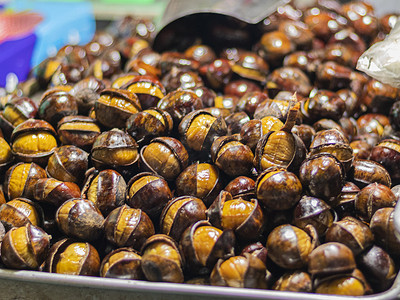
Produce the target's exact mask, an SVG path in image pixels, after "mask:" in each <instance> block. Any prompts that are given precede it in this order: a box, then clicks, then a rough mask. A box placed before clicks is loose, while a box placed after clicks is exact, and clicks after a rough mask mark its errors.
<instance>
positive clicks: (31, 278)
mask: <svg viewBox="0 0 400 300" xmlns="http://www.w3.org/2000/svg"><path fill="white" fill-rule="evenodd" d="M1 279H6V280H15V281H23V282H29V283H33V284H51V285H55V286H57V285H58V286H65V287H67V286H70V287H75V288H93V289H102V290H109V291H120V292H125V293H135V292H136V293H144V294H154V295H160V294H164V295H165V294H168V295H183V296H185V295H186V296H203V297H207V296H210V297H218V298H228V297H229V299H282V300H283V299H288V300H342V299H368V300H383V299H400V272H399V274H398V275H397V277H396V279H395V281H394V283H393V285H392V287H391V288H390V289H389V290H387V291H385V292H382V293H379V294H373V295H367V296H358V297H354V296H353V297H349V296H338V295H323V294H313V293H298V292H283V291H274V290H261V289H260V290H258V289H247V288H230V287H217V286H203V285H193V284H182V283H167V282H148V281H140V280H125V279H114V278H102V277H90V276H77V275H63V274H55V273H47V272H39V271H25V270H23V271H19V270H7V269H0V280H1Z"/></svg>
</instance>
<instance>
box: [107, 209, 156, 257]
mask: <svg viewBox="0 0 400 300" xmlns="http://www.w3.org/2000/svg"><path fill="white" fill-rule="evenodd" d="M104 233H105V237H106V239H107V241H109V242H110V243H112V244H113V245H116V246H117V247H132V248H133V249H136V250H139V249H140V248H141V247H142V246H143V244H144V242H145V241H146V239H147V238H149V237H151V236H152V235H153V234H154V233H155V231H154V226H153V222H152V221H151V220H150V218H149V217H148V216H147V214H146V213H145V212H143V211H142V210H141V209H137V208H130V207H129V206H127V205H122V206H120V207H117V208H116V209H114V210H113V211H112V212H110V213H109V215H108V216H107V218H106V219H105V222H104Z"/></svg>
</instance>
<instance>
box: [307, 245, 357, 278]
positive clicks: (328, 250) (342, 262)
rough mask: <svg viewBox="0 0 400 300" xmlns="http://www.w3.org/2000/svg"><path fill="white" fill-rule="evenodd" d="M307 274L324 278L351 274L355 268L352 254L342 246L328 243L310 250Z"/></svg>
mask: <svg viewBox="0 0 400 300" xmlns="http://www.w3.org/2000/svg"><path fill="white" fill-rule="evenodd" d="M308 259H309V262H308V272H310V274H311V275H313V276H319V277H320V276H326V275H332V274H339V273H348V272H352V271H353V270H354V269H355V268H356V261H355V259H354V255H353V252H352V251H351V249H350V248H349V247H347V246H346V245H344V244H341V243H336V242H329V243H325V244H322V245H320V246H318V247H317V248H315V249H314V250H312V252H311V253H310V255H309V257H308Z"/></svg>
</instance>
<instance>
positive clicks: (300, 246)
mask: <svg viewBox="0 0 400 300" xmlns="http://www.w3.org/2000/svg"><path fill="white" fill-rule="evenodd" d="M316 243H317V240H316V237H315V236H310V235H309V234H308V233H307V232H306V231H304V230H302V229H300V228H298V227H295V226H292V225H289V224H284V225H280V226H278V227H276V228H274V229H273V230H272V231H271V233H270V234H269V235H268V239H267V245H266V247H267V250H268V257H269V258H270V259H271V260H272V261H273V262H274V263H276V264H277V265H278V266H280V267H282V268H284V269H299V268H303V267H305V266H307V264H308V262H309V255H310V253H311V251H313V249H314V248H315V246H316Z"/></svg>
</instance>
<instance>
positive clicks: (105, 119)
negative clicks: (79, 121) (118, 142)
mask: <svg viewBox="0 0 400 300" xmlns="http://www.w3.org/2000/svg"><path fill="white" fill-rule="evenodd" d="M141 110H142V108H141V106H140V102H139V99H138V97H137V96H136V95H135V94H134V93H132V92H129V91H126V90H121V89H104V90H103V91H102V92H101V93H100V98H99V99H97V101H96V102H95V105H94V111H95V113H96V119H97V121H99V122H100V123H101V124H102V125H104V126H106V127H107V128H125V126H126V120H128V118H129V117H130V116H131V115H133V114H135V113H137V112H138V111H141Z"/></svg>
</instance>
